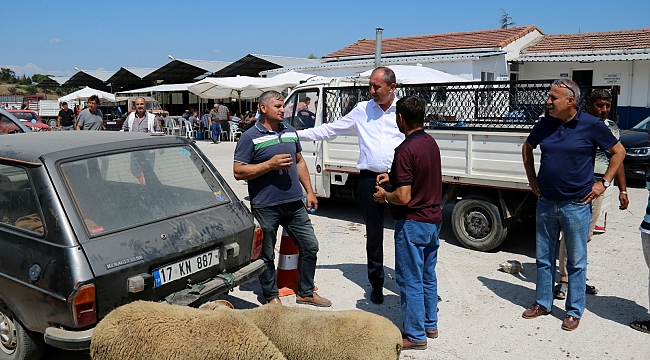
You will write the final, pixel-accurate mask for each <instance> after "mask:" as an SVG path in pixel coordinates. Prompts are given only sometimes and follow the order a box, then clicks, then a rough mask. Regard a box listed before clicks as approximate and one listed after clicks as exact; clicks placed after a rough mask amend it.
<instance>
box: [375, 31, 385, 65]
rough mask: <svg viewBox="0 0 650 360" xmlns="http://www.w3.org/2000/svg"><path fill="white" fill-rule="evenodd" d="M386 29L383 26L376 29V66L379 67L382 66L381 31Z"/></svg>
mask: <svg viewBox="0 0 650 360" xmlns="http://www.w3.org/2000/svg"><path fill="white" fill-rule="evenodd" d="M383 30H384V29H382V28H377V29H376V36H377V37H376V39H375V68H378V67H380V66H381V32H382V31H383Z"/></svg>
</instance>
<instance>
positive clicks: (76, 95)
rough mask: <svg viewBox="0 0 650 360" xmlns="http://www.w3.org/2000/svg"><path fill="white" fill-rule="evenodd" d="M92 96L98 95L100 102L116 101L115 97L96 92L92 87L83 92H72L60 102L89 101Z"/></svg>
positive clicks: (82, 90)
mask: <svg viewBox="0 0 650 360" xmlns="http://www.w3.org/2000/svg"><path fill="white" fill-rule="evenodd" d="M92 95H97V96H98V97H99V99H100V100H107V101H115V95H113V94H111V93H108V92H105V91H101V90H96V89H93V88H90V87H85V88H83V89H81V90H77V91H75V92H72V93H70V94H68V95H66V96H62V97H60V98H59V102H60V103H61V102H64V101H65V102H68V101H75V100H80V101H81V100H88V98H89V97H91V96H92Z"/></svg>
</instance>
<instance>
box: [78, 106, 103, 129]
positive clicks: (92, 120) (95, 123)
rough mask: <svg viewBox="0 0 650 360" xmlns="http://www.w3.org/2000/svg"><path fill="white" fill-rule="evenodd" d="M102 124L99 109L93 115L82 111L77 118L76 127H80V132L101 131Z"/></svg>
mask: <svg viewBox="0 0 650 360" xmlns="http://www.w3.org/2000/svg"><path fill="white" fill-rule="evenodd" d="M103 123H104V120H103V117H102V111H101V110H99V109H97V112H96V113H95V114H92V113H91V112H90V110H88V109H83V110H82V111H81V113H79V116H77V126H79V127H81V130H101V129H102V125H103Z"/></svg>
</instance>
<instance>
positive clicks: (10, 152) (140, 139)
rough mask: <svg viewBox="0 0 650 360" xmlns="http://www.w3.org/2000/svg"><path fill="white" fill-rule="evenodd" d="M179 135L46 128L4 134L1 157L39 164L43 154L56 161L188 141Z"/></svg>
mask: <svg viewBox="0 0 650 360" xmlns="http://www.w3.org/2000/svg"><path fill="white" fill-rule="evenodd" d="M188 143H189V141H188V140H186V139H185V138H183V137H180V136H152V135H150V134H146V133H137V132H121V131H46V132H43V131H41V132H32V133H28V134H27V133H26V134H12V135H5V136H2V141H1V142H0V158H4V159H12V160H18V161H24V162H30V163H40V162H41V160H40V158H41V157H51V158H53V159H54V160H58V159H63V158H66V157H70V156H75V155H76V154H78V153H79V152H80V150H83V151H81V152H82V153H84V154H87V153H97V152H106V151H113V150H117V149H123V148H130V147H137V146H161V145H173V144H183V145H184V144H188Z"/></svg>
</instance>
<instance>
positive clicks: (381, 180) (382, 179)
mask: <svg viewBox="0 0 650 360" xmlns="http://www.w3.org/2000/svg"><path fill="white" fill-rule="evenodd" d="M389 182H390V180H389V179H388V174H386V173H384V174H379V175H377V185H386V184H388V183H389Z"/></svg>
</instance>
